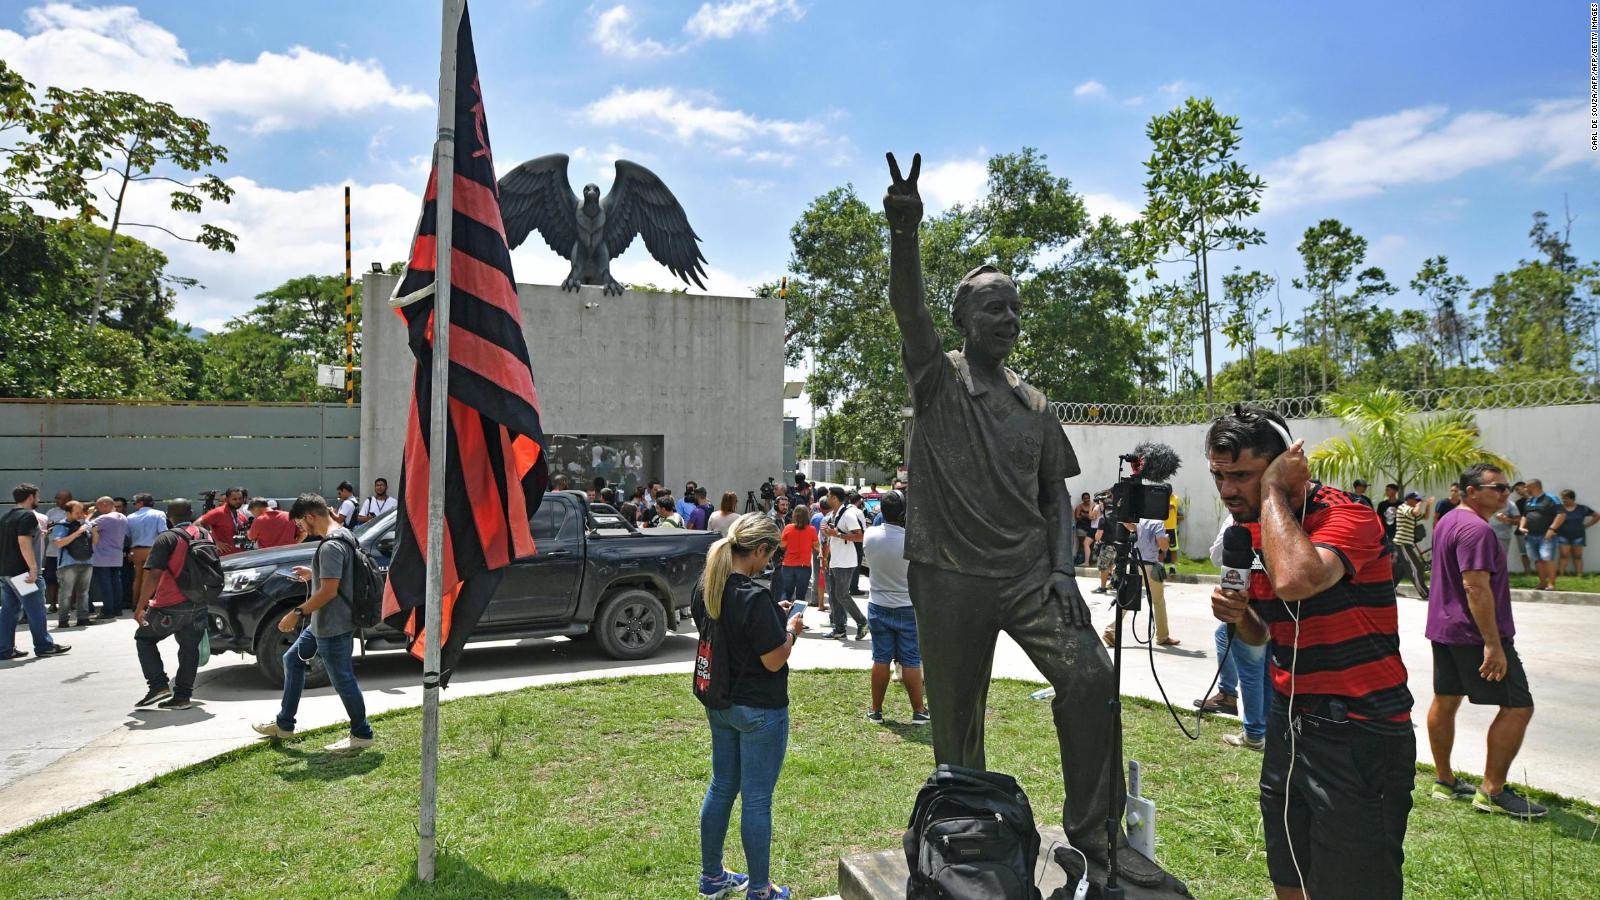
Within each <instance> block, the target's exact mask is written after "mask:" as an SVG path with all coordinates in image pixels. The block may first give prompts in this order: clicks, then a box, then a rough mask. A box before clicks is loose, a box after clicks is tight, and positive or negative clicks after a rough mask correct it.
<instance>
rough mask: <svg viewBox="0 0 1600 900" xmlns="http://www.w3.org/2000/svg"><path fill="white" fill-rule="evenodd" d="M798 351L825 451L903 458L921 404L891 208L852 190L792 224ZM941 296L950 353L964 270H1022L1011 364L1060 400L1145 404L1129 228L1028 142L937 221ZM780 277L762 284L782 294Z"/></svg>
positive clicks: (935, 290)
mask: <svg viewBox="0 0 1600 900" xmlns="http://www.w3.org/2000/svg"><path fill="white" fill-rule="evenodd" d="M790 238H791V240H792V243H793V254H792V256H791V258H790V272H791V273H792V277H791V278H790V279H789V284H788V291H787V298H786V304H785V309H786V313H785V315H786V319H787V322H786V327H785V358H786V360H787V362H788V363H789V364H790V365H795V366H799V365H803V364H806V363H807V362H809V363H810V365H811V366H812V369H813V371H812V374H811V376H810V377H809V378H808V379H807V382H806V390H807V393H808V394H809V395H810V399H811V401H812V403H813V405H814V406H815V407H817V408H818V409H819V410H828V411H829V412H828V413H827V414H826V415H819V417H818V418H819V423H818V452H819V453H824V454H825V455H826V454H827V453H829V452H832V453H836V454H839V455H840V456H842V457H845V458H850V459H853V460H856V461H859V462H864V463H867V464H869V465H873V466H881V467H885V468H892V467H893V466H894V465H896V464H897V463H899V462H900V461H901V457H902V455H903V452H904V440H903V437H904V435H903V431H902V428H903V426H902V423H901V416H900V410H901V409H902V408H903V407H904V406H905V405H906V403H907V400H908V394H907V388H906V382H905V374H904V369H903V367H902V364H901V361H900V342H899V331H898V328H897V327H896V325H895V321H894V316H893V313H892V312H891V311H890V309H889V306H888V304H887V303H886V302H885V298H886V297H887V296H888V278H889V257H888V248H889V235H888V226H887V223H886V222H885V220H884V217H883V213H882V212H881V211H880V210H877V209H874V208H872V207H869V206H868V205H867V203H866V202H864V201H863V200H862V199H861V198H860V197H859V196H858V195H857V194H856V192H855V189H854V188H853V187H851V186H848V185H846V186H844V187H839V188H835V189H833V190H831V191H829V192H827V193H826V194H823V195H822V196H820V197H818V198H816V199H815V200H814V201H812V203H811V205H810V206H808V207H807V208H806V209H805V211H804V212H802V213H801V215H800V218H799V220H798V221H797V222H796V223H795V225H794V227H793V228H792V229H791V230H790ZM921 240H922V250H923V253H922V256H923V264H924V276H925V284H926V288H927V296H928V297H930V298H935V299H934V302H931V303H930V304H929V307H930V312H931V313H932V314H933V317H934V323H935V327H936V328H937V329H938V331H939V333H940V335H941V337H942V338H943V341H944V344H945V346H946V347H948V348H950V349H955V348H956V347H958V346H959V338H958V336H957V334H956V331H955V328H954V327H953V326H952V325H951V323H950V318H949V310H948V309H947V307H946V304H945V303H944V302H940V298H948V297H949V296H951V294H952V292H953V290H954V288H955V285H956V283H957V282H958V281H959V280H960V278H961V277H962V275H964V274H965V273H966V272H968V271H969V270H971V269H972V268H973V267H975V266H977V265H980V264H983V263H992V264H994V265H996V266H999V267H1000V268H1002V269H1004V270H1006V271H1008V272H1009V273H1010V274H1011V275H1012V277H1014V278H1015V279H1016V280H1017V284H1018V290H1019V291H1020V293H1021V295H1022V301H1023V333H1022V337H1021V339H1020V340H1019V342H1018V345H1017V347H1016V349H1015V350H1014V351H1013V356H1012V358H1011V360H1010V361H1009V362H1010V365H1011V366H1012V367H1013V368H1015V369H1016V370H1017V371H1018V373H1019V374H1021V375H1022V377H1024V378H1026V379H1028V380H1029V382H1030V383H1032V384H1033V385H1034V386H1036V387H1038V388H1039V389H1040V390H1041V391H1044V392H1045V394H1046V395H1047V396H1050V397H1052V398H1054V399H1060V400H1072V399H1083V400H1088V399H1095V400H1106V401H1122V402H1127V401H1131V400H1132V399H1133V397H1134V395H1135V391H1136V387H1137V380H1136V379H1137V378H1138V377H1139V373H1140V372H1141V371H1142V370H1144V369H1147V368H1148V367H1149V366H1150V365H1151V364H1150V363H1149V362H1147V361H1146V360H1145V354H1144V353H1143V352H1142V349H1143V343H1144V342H1143V338H1142V335H1141V330H1140V328H1139V327H1138V326H1136V325H1135V324H1134V323H1133V322H1132V321H1130V319H1129V318H1128V313H1129V312H1130V311H1131V309H1132V301H1131V298H1130V296H1129V290H1128V282H1127V279H1126V275H1125V270H1126V268H1127V266H1128V265H1129V262H1128V255H1129V252H1128V237H1127V234H1126V232H1125V230H1124V229H1122V228H1121V227H1120V226H1118V225H1117V223H1116V222H1115V221H1113V220H1111V219H1109V218H1102V219H1101V220H1100V221H1099V222H1091V221H1090V219H1089V216H1088V213H1087V212H1086V211H1085V209H1084V207H1083V201H1082V199H1081V198H1080V197H1079V196H1078V195H1077V194H1076V193H1074V192H1073V191H1072V189H1071V185H1070V184H1069V182H1068V181H1067V179H1065V178H1061V177H1058V176H1056V175H1054V174H1052V173H1051V172H1050V170H1049V169H1048V167H1047V166H1046V165H1045V158H1044V156H1043V155H1042V154H1040V153H1038V152H1037V151H1035V150H1033V149H1032V148H1024V149H1023V150H1022V151H1020V152H1018V153H1014V154H1003V155H999V156H996V157H994V158H992V159H991V160H990V161H989V180H988V188H987V192H986V195H985V197H984V198H983V199H981V200H979V201H978V202H976V203H974V204H972V205H971V206H960V205H958V206H955V207H953V208H951V209H948V210H946V211H945V212H943V213H942V214H940V215H938V216H934V217H929V218H927V219H925V220H924V221H923V223H922V231H921ZM777 289H778V286H777V285H776V284H769V285H762V286H760V287H759V288H758V289H757V293H758V294H759V295H762V296H776V294H777Z"/></svg>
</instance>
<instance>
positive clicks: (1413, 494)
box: [1406, 491, 1422, 500]
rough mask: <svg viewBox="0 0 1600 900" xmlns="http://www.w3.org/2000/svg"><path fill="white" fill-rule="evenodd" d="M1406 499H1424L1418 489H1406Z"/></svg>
mask: <svg viewBox="0 0 1600 900" xmlns="http://www.w3.org/2000/svg"><path fill="white" fill-rule="evenodd" d="M1406 499H1407V500H1421V499H1422V495H1421V494H1419V493H1417V492H1416V491H1406Z"/></svg>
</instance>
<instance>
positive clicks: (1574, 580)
mask: <svg viewBox="0 0 1600 900" xmlns="http://www.w3.org/2000/svg"><path fill="white" fill-rule="evenodd" d="M1513 564H1514V563H1513ZM1177 569H1178V572H1179V573H1180V574H1184V575H1215V574H1217V567H1216V564H1214V563H1212V562H1211V560H1209V559H1183V558H1181V557H1180V558H1179V559H1178V563H1177ZM1511 586H1512V587H1514V588H1519V589H1522V590H1530V591H1531V590H1533V589H1534V588H1536V587H1538V586H1539V579H1538V578H1537V577H1536V576H1533V575H1512V576H1511ZM1556 590H1558V591H1577V592H1578V593H1583V594H1600V574H1595V573H1590V572H1586V573H1584V575H1583V576H1582V577H1577V576H1573V575H1558V576H1556Z"/></svg>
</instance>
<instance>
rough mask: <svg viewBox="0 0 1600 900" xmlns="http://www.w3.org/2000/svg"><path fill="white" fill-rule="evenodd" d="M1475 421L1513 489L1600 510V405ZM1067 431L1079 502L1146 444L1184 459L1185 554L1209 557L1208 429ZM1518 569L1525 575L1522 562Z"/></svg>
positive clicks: (1336, 428) (1430, 489) (1316, 429)
mask: <svg viewBox="0 0 1600 900" xmlns="http://www.w3.org/2000/svg"><path fill="white" fill-rule="evenodd" d="M1473 415H1474V416H1475V417H1476V418H1477V422H1478V428H1479V429H1481V430H1482V432H1483V444H1484V446H1486V447H1488V448H1490V449H1492V450H1494V451H1496V452H1498V453H1499V454H1500V455H1502V456H1504V457H1506V458H1507V459H1509V460H1511V462H1512V463H1513V464H1515V465H1516V467H1517V472H1516V474H1515V475H1514V476H1513V477H1512V480H1513V481H1516V480H1518V479H1522V480H1526V479H1528V478H1540V479H1543V481H1544V487H1545V490H1546V491H1549V492H1550V493H1552V494H1555V493H1558V492H1559V491H1561V490H1563V489H1565V488H1571V489H1573V490H1574V491H1577V493H1578V502H1579V503H1588V504H1589V505H1590V506H1594V507H1596V508H1600V466H1596V464H1595V457H1591V456H1589V454H1590V453H1596V452H1600V404H1588V405H1582V406H1534V407H1527V408H1524V409H1490V410H1479V411H1477V412H1474V413H1473ZM1064 427H1065V429H1066V433H1067V438H1068V439H1069V440H1071V441H1072V448H1073V449H1074V450H1076V451H1077V454H1078V462H1079V463H1080V464H1082V466H1083V474H1082V475H1080V476H1078V477H1077V478H1074V479H1072V480H1071V481H1070V482H1069V485H1070V487H1071V488H1072V492H1073V495H1074V497H1076V496H1077V495H1078V494H1081V493H1082V492H1084V491H1089V492H1091V493H1092V492H1094V491H1099V490H1103V489H1105V488H1107V487H1109V486H1110V485H1111V484H1112V483H1113V482H1115V481H1116V477H1117V456H1118V455H1119V454H1122V453H1128V452H1131V451H1132V450H1133V448H1134V446H1135V445H1137V444H1139V443H1141V442H1143V441H1160V442H1161V443H1164V444H1168V445H1170V446H1171V447H1172V449H1174V450H1176V451H1178V455H1179V456H1181V457H1183V467H1182V468H1181V469H1179V470H1178V474H1177V476H1176V477H1174V478H1173V479H1172V484H1173V490H1174V492H1175V493H1176V494H1177V495H1178V498H1179V502H1180V503H1181V504H1182V507H1181V508H1182V509H1183V511H1184V514H1185V519H1184V521H1183V523H1182V529H1183V530H1182V533H1181V536H1180V537H1181V541H1182V545H1183V546H1182V550H1183V553H1184V555H1186V556H1191V557H1198V556H1204V555H1205V552H1206V549H1207V548H1209V547H1210V546H1211V541H1212V539H1213V538H1215V537H1216V534H1217V528H1218V525H1219V524H1220V523H1221V521H1222V518H1223V516H1224V515H1225V514H1226V511H1225V510H1224V509H1223V508H1222V504H1221V502H1219V501H1218V500H1217V492H1216V489H1215V487H1214V486H1213V485H1212V483H1211V476H1210V474H1209V471H1208V469H1207V466H1206V459H1205V435H1206V429H1207V428H1208V427H1209V426H1208V425H1166V426H1136V425H1067V426H1064ZM1289 430H1290V432H1291V433H1293V435H1294V436H1295V437H1296V438H1305V439H1306V446H1307V447H1314V446H1315V445H1316V444H1318V443H1319V442H1321V441H1324V440H1327V439H1328V438H1330V437H1335V436H1340V435H1343V434H1344V429H1343V428H1342V427H1341V426H1340V424H1339V421H1338V420H1337V419H1293V420H1290V422H1289ZM1367 480H1368V481H1371V482H1374V484H1373V486H1372V489H1371V491H1370V493H1372V494H1373V495H1374V496H1375V498H1377V499H1381V498H1382V497H1383V484H1382V480H1381V479H1380V478H1378V476H1377V475H1376V473H1374V474H1373V475H1371V476H1369V477H1368V479H1367ZM1337 486H1338V487H1341V488H1346V489H1348V488H1349V485H1337ZM1410 487H1411V488H1413V489H1415V490H1416V491H1418V492H1419V493H1421V494H1422V495H1423V496H1424V497H1427V496H1438V497H1443V496H1444V495H1445V493H1446V491H1447V490H1448V484H1430V485H1411V486H1410ZM1512 568H1513V569H1516V568H1518V564H1517V563H1516V562H1515V561H1513V563H1512Z"/></svg>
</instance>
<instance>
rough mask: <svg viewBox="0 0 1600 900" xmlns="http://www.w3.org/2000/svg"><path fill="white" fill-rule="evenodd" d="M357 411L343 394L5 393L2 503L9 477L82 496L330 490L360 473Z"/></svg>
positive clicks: (6, 503)
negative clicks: (130, 397)
mask: <svg viewBox="0 0 1600 900" xmlns="http://www.w3.org/2000/svg"><path fill="white" fill-rule="evenodd" d="M358 416H359V413H358V411H357V410H354V409H349V408H347V407H346V406H345V405H344V404H342V403H341V404H337V405H334V404H320V403H307V404H250V403H171V402H163V403H135V402H117V403H95V402H82V401H71V400H4V401H0V484H3V485H4V487H5V492H4V494H3V496H0V508H9V507H10V506H11V493H10V491H11V486H12V485H15V484H16V483H17V482H19V481H28V482H32V483H33V484H36V485H38V486H39V491H40V501H41V502H42V503H44V504H45V505H49V503H50V501H51V498H52V497H53V496H54V495H55V493H56V491H58V490H62V489H66V490H69V491H71V492H72V493H73V496H75V497H77V498H78V499H80V500H82V499H91V500H92V499H94V498H95V497H99V496H102V495H105V496H112V497H116V496H122V497H132V496H133V495H134V494H135V493H139V492H146V491H147V492H149V493H151V494H153V495H155V497H156V499H157V500H159V501H164V500H167V499H169V498H172V497H191V498H193V497H198V496H199V495H200V492H202V491H221V490H226V489H227V488H229V487H235V486H242V487H244V488H246V489H248V490H249V491H250V493H251V495H252V496H256V497H279V498H281V497H293V496H295V495H296V494H298V493H300V492H301V491H321V492H322V493H323V494H325V495H326V496H329V497H332V496H333V495H334V488H335V486H337V485H338V484H339V482H341V481H344V480H346V479H349V480H354V479H355V477H356V475H357V474H358V470H357V468H356V466H357V462H358V457H359V452H358V449H357V442H358V439H359V433H358V431H357V430H356V429H357V425H358Z"/></svg>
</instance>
